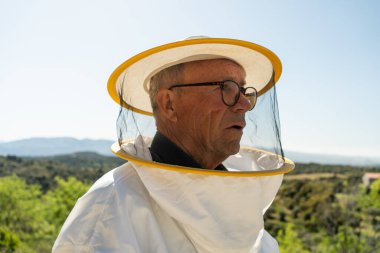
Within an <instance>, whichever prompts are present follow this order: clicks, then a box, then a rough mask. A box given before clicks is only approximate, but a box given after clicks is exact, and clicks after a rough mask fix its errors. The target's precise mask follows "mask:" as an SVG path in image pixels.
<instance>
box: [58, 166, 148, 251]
mask: <svg viewBox="0 0 380 253" xmlns="http://www.w3.org/2000/svg"><path fill="white" fill-rule="evenodd" d="M126 198H131V199H133V200H132V201H129V202H126V201H125V199H126ZM142 198H143V199H146V198H147V194H146V189H145V187H144V185H143V184H142V183H141V180H140V178H139V176H138V174H137V173H136V171H135V169H134V168H133V166H132V165H131V164H130V163H125V164H123V165H121V166H120V167H117V168H115V169H113V170H111V171H109V172H108V173H106V174H105V175H103V176H102V177H101V178H99V179H98V180H97V181H96V182H95V183H94V184H93V186H92V187H91V188H90V189H89V190H88V192H87V193H85V194H84V195H83V196H82V197H81V198H79V199H78V201H77V203H76V205H75V207H74V208H73V210H72V211H71V213H70V215H69V217H68V218H67V220H66V222H65V224H64V225H63V227H62V229H61V232H60V235H59V236H58V238H57V241H56V242H55V246H54V249H55V250H57V251H54V250H53V252H61V251H60V250H58V249H61V248H62V247H90V248H91V247H92V246H93V245H96V244H97V243H99V241H102V240H103V239H104V236H103V237H102V236H100V235H103V234H104V233H105V228H112V230H114V231H119V232H120V231H123V232H127V230H128V228H127V227H128V226H127V225H128V223H129V221H125V220H123V219H125V217H128V213H131V212H133V207H132V206H131V205H133V203H134V202H135V201H139V202H140V203H141V199H142ZM144 202H147V203H146V204H145V205H149V201H144ZM131 209H132V210H131ZM121 223H124V224H121ZM121 225H125V228H120V226H121ZM106 230H107V229H106ZM106 232H107V233H110V232H109V231H108V230H107V231H106ZM99 236H100V237H99ZM114 236H116V235H114ZM102 243H105V242H102ZM70 245H71V246H70ZM62 252H65V251H62Z"/></svg>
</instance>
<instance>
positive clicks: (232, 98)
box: [169, 80, 257, 110]
mask: <svg viewBox="0 0 380 253" xmlns="http://www.w3.org/2000/svg"><path fill="white" fill-rule="evenodd" d="M213 85H219V87H220V91H221V94H222V101H223V103H224V104H225V105H227V106H234V105H236V104H237V102H238V101H239V98H240V93H243V95H244V96H245V98H246V99H247V100H248V102H249V104H250V108H249V110H252V109H253V107H255V105H256V101H257V90H256V89H255V88H253V87H242V86H240V85H239V84H238V83H236V82H234V81H232V80H226V81H220V82H207V83H192V84H176V85H173V86H171V87H169V90H172V89H173V88H182V87H193V86H213Z"/></svg>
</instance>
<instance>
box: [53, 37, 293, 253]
mask: <svg viewBox="0 0 380 253" xmlns="http://www.w3.org/2000/svg"><path fill="white" fill-rule="evenodd" d="M246 54H250V56H249V55H248V56H247V55H246ZM253 60H256V61H257V62H256V63H257V64H256V63H254V62H252V61H253ZM278 62H279V61H277V58H276V57H275V55H274V54H273V53H271V52H270V51H269V50H267V49H264V48H262V47H260V46H257V45H255V44H253V43H248V42H242V41H237V40H229V39H211V38H200V39H190V40H186V41H182V42H175V43H172V44H167V45H163V46H160V47H157V48H153V49H151V50H148V51H145V52H143V53H141V54H139V55H137V56H135V57H132V58H131V59H130V60H128V61H127V62H125V63H124V64H122V65H121V66H120V67H119V68H118V69H117V70H115V72H114V73H113V75H112V76H111V78H110V81H109V87H108V88H109V92H110V94H111V96H112V97H113V98H114V100H115V101H117V102H118V103H120V105H121V106H122V107H123V109H122V110H121V114H120V116H119V120H121V122H123V123H124V124H119V128H120V129H119V131H118V133H119V142H117V143H115V144H114V146H113V151H114V152H115V153H116V154H117V155H118V156H120V157H122V158H124V159H126V160H128V163H126V164H124V165H122V166H121V167H119V168H116V169H114V170H112V171H110V172H109V173H107V174H106V175H104V176H103V177H102V178H101V179H99V180H98V181H97V182H96V183H95V184H94V185H93V187H92V188H91V189H90V190H89V191H88V192H87V193H86V194H85V195H84V196H83V197H81V199H80V200H79V201H78V203H77V204H76V206H75V207H74V209H73V211H72V212H71V214H70V216H69V217H68V219H67V221H66V222H65V224H64V226H63V227H62V230H61V233H60V235H59V236H58V238H57V240H56V242H55V245H54V247H53V252H56V253H61V252H102V253H106V252H107V253H111V252H112V253H113V252H157V253H158V252H160V253H161V252H162V253H164V252H165V253H166V252H173V253H174V252H185V253H190V252H278V245H277V243H276V241H275V240H274V239H273V238H272V237H271V236H270V235H269V234H268V233H267V232H266V231H265V230H264V228H263V214H264V212H265V211H266V209H267V208H268V207H269V205H270V203H271V202H272V200H273V198H274V196H275V194H276V192H277V190H278V188H279V186H280V184H281V180H282V174H283V173H285V172H287V171H289V170H291V169H292V167H293V164H292V163H291V162H290V161H288V160H287V159H285V158H284V157H283V156H282V154H273V153H270V152H268V151H262V150H258V149H252V148H246V149H242V148H241V147H240V142H241V140H242V136H243V129H244V128H245V127H246V120H247V118H248V117H247V116H246V114H247V112H251V110H252V109H253V108H254V107H255V105H256V101H257V99H258V96H259V94H260V95H262V94H263V93H265V92H266V93H267V94H268V92H267V91H268V90H269V89H271V88H272V87H273V86H274V81H275V80H277V79H278V77H277V79H276V77H275V76H274V73H275V72H280V70H281V69H280V67H281V66H280V67H279V65H278ZM276 64H277V65H276ZM263 66H264V67H263ZM251 68H253V69H254V70H255V71H254V73H253V74H252V69H251ZM256 68H257V69H258V70H256ZM260 68H261V69H260ZM268 68H269V70H268ZM248 71H249V72H248ZM263 73H264V74H263ZM252 76H254V78H253V77H252ZM257 76H259V77H257ZM255 78H256V79H255ZM260 78H261V82H262V83H258V84H256V85H255V84H254V83H253V84H251V83H249V82H247V79H248V80H249V81H252V80H260ZM274 98H275V97H274ZM271 101H272V102H273V97H272V100H271ZM263 104H265V103H264V102H263ZM269 107H271V108H274V107H273V104H269ZM135 113H141V114H145V115H153V116H154V120H155V124H156V128H157V132H156V133H155V135H154V137H153V138H149V136H146V135H149V134H147V133H142V131H141V130H140V128H141V125H142V124H144V123H139V119H138V118H137V117H134V116H133V115H134V114H135ZM266 113H268V112H266ZM123 114H125V115H123ZM131 115H132V119H133V120H128V119H126V118H127V117H128V116H131ZM259 116H260V115H259ZM260 118H261V116H260V117H257V121H255V123H254V124H258V123H260ZM269 118H270V119H273V115H269ZM152 119H153V118H152ZM125 121H126V122H125ZM266 121H267V120H266ZM249 122H251V121H250V120H249ZM131 124H132V125H133V124H134V125H135V129H138V136H136V138H134V139H133V140H130V139H128V138H126V134H125V132H126V129H131ZM272 124H274V126H275V127H278V125H277V122H276V120H274V122H272ZM127 126H128V127H127ZM275 127H274V128H273V127H272V128H271V129H272V130H273V129H275ZM272 130H270V131H272ZM277 130H278V128H277ZM277 130H275V131H274V134H273V136H274V137H275V138H272V137H273V136H270V137H271V138H272V139H275V140H277V139H276V138H278V137H279V135H278V132H276V131H277ZM266 131H267V130H266ZM276 144H279V145H280V144H281V143H280V142H279V143H275V145H276ZM281 151H282V150H281ZM235 154H236V155H235ZM222 163H223V164H222Z"/></svg>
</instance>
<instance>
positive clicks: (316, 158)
mask: <svg viewBox="0 0 380 253" xmlns="http://www.w3.org/2000/svg"><path fill="white" fill-rule="evenodd" d="M113 143H114V141H111V140H106V139H89V138H85V139H77V138H74V137H34V138H28V139H21V140H15V141H8V142H0V155H15V156H31V157H36V156H39V157H41V156H42V157H45V156H57V155H66V154H72V153H77V152H96V153H98V154H101V155H105V156H112V155H113V153H112V152H111V148H110V147H111V145H112V144H113ZM52 147H53V148H52ZM285 154H286V157H288V158H289V159H291V160H292V161H294V162H300V163H320V164H341V165H354V166H375V167H380V157H361V156H345V155H335V154H316V153H305V152H299V151H291V150H285Z"/></svg>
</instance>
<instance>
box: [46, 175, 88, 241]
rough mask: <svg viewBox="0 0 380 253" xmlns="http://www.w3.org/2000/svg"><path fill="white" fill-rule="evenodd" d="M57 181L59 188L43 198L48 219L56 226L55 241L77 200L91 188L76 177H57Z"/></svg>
mask: <svg viewBox="0 0 380 253" xmlns="http://www.w3.org/2000/svg"><path fill="white" fill-rule="evenodd" d="M55 181H56V183H57V186H56V187H55V188H54V189H52V190H50V191H48V192H47V193H46V194H45V195H44V197H43V201H44V204H45V216H46V219H47V221H48V222H49V223H50V224H53V225H54V232H53V235H52V237H53V239H54V238H55V237H56V236H57V235H58V233H59V230H60V229H61V227H62V225H63V223H64V222H65V220H66V218H67V216H68V215H69V213H70V211H71V209H72V208H73V207H74V205H75V203H76V201H77V199H78V198H79V197H81V196H82V195H83V194H84V193H85V192H86V191H87V190H88V188H89V185H86V184H84V183H82V182H81V181H79V180H77V179H76V178H74V177H69V178H68V179H67V180H64V179H62V178H60V177H56V178H55Z"/></svg>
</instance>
